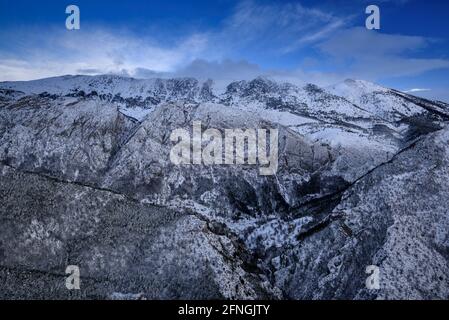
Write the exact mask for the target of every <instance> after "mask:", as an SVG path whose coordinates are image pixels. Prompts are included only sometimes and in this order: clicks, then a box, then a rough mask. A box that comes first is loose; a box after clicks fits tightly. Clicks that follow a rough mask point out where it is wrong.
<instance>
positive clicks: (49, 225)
mask: <svg viewBox="0 0 449 320" xmlns="http://www.w3.org/2000/svg"><path fill="white" fill-rule="evenodd" d="M193 121H201V122H202V124H203V127H204V129H206V128H218V129H220V130H224V129H227V128H270V127H271V128H274V127H275V128H278V129H279V170H278V172H277V174H276V175H274V176H260V175H259V173H258V170H257V168H255V167H254V166H250V165H242V166H204V165H196V166H190V165H189V166H176V165H173V164H172V163H171V162H170V161H169V153H170V148H171V146H172V144H171V142H170V141H169V136H170V133H171V132H172V130H174V129H177V128H186V129H188V130H190V128H191V126H192V123H193ZM448 121H449V105H447V104H444V103H441V102H435V101H428V100H425V99H421V98H417V97H414V96H411V95H408V94H405V93H402V92H398V91H396V90H393V89H388V88H383V87H381V86H378V85H375V84H373V83H369V82H366V81H361V80H346V81H344V82H343V83H340V84H337V85H335V86H331V87H329V88H320V87H318V86H316V85H313V84H307V85H305V86H303V87H298V86H295V85H292V84H288V83H278V82H275V81H272V80H270V79H266V78H256V79H254V80H251V81H238V82H233V83H231V84H229V85H228V87H227V89H226V90H225V92H223V93H221V94H217V93H215V92H214V89H213V82H212V81H205V82H200V81H198V80H196V79H191V78H182V79H150V80H141V79H132V78H125V77H119V76H111V75H104V76H93V77H91V76H64V77H56V78H49V79H42V80H36V81H28V82H3V83H0V162H1V165H0V167H1V169H2V170H1V179H0V195H1V200H0V203H1V206H0V207H1V209H0V219H1V220H2V224H1V225H0V281H2V282H3V283H5V285H4V288H5V289H4V290H2V292H1V293H0V297H11V296H14V295H19V296H28V297H43V296H44V295H45V292H48V291H47V289H45V288H46V286H48V285H50V286H51V287H52V291H51V292H52V297H54V298H82V297H84V298H92V297H99V298H114V297H116V296H121V297H122V296H129V297H135V296H139V297H146V298H248V299H252V298H286V299H302V298H306V299H310V298H314V299H321V298H323V299H329V298H362V299H372V298H376V297H377V298H387V299H388V298H448V297H449V281H448V280H449V279H448V275H449V272H448V271H449V255H448V254H447V253H448V252H449V243H448V239H449V233H448V231H447V230H449V228H448V226H449V215H448V214H447V212H448V209H449V208H448V205H447V204H446V203H447V201H446V199H447V195H448V193H449V183H448V182H447V181H449V180H448V179H447V178H449V171H448V170H447V168H448V166H447V164H448V162H449V150H448V149H447V146H448V142H449V141H448V140H449V134H448V132H449V131H448V130H449V129H448V128H447V124H448ZM67 262H70V264H76V265H80V266H81V268H82V270H84V271H83V272H85V273H84V274H82V277H83V276H84V277H85V283H86V288H85V289H84V290H81V291H79V292H77V293H75V294H73V293H70V292H69V293H68V292H67V291H66V290H65V287H64V282H63V281H60V277H61V275H62V276H63V275H64V270H65V265H66V264H67ZM368 265H378V266H379V267H380V268H381V274H382V275H383V276H384V282H381V286H382V287H381V290H379V291H370V290H367V289H366V287H365V279H366V277H367V275H366V274H365V268H366V266H368ZM29 272H36V273H38V274H39V277H38V280H35V278H33V280H27V279H28V278H27V274H28V273H29ZM417 275H419V281H411V279H413V278H416V276H417ZM436 279H437V280H436ZM27 281H37V282H36V283H37V284H34V285H32V286H31V285H30V288H31V289H30V290H28V291H27V292H21V291H20V290H18V287H19V286H21V285H23V282H25V283H28V282H27ZM69 294H70V295H75V296H68V295H69Z"/></svg>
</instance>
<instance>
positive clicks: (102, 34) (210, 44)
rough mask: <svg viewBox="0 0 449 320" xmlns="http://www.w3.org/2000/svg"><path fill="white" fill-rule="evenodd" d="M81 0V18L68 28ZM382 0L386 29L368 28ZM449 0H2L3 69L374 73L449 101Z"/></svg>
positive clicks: (11, 75) (35, 73)
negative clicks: (371, 8) (71, 10)
mask: <svg viewBox="0 0 449 320" xmlns="http://www.w3.org/2000/svg"><path fill="white" fill-rule="evenodd" d="M69 4H75V5H78V6H79V8H80V11H81V29H80V30H72V31H69V30H67V29H66V28H65V19H66V17H67V15H66V13H65V8H66V6H67V5H69ZM369 4H376V5H378V6H379V7H380V11H381V29H380V30H378V31H374V30H367V29H366V28H365V19H366V17H367V15H366V14H365V8H366V6H367V5H369ZM448 30H449V1H443V0H435V1H433V0H427V1H422V0H381V1H365V0H351V1H350V0H332V1H330V0H322V1H312V0H303V1H268V0H261V1H257V0H243V1H234V0H218V1H211V0H209V1H199V0H198V1H171V0H164V1H132V0H131V1H105V0H90V1H85V0H73V1H71V2H65V1H60V0H54V1H24V0H12V1H10V0H0V81H3V80H29V79H37V78H43V77H49V76H57V75H63V74H99V73H115V74H123V75H129V76H133V77H140V78H142V77H144V78H145V77H173V76H194V77H198V78H213V79H214V80H215V81H216V83H217V86H220V85H225V84H226V83H227V82H229V81H232V80H241V79H251V78H254V77H256V76H258V75H265V76H269V77H272V78H274V79H278V80H281V81H289V82H293V83H305V82H313V83H316V84H319V85H323V86H325V85H330V84H333V83H336V82H339V81H342V80H344V79H346V78H356V79H364V80H370V81H374V82H377V83H380V84H383V85H386V86H390V87H394V88H397V89H400V90H404V91H405V90H409V91H411V92H414V94H417V95H422V96H425V97H429V98H435V99H440V100H443V101H448V102H449V39H448V38H449V37H448Z"/></svg>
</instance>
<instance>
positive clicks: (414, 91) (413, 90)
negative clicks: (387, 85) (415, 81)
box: [404, 88, 431, 93]
mask: <svg viewBox="0 0 449 320" xmlns="http://www.w3.org/2000/svg"><path fill="white" fill-rule="evenodd" d="M426 91H431V89H423V88H412V89H409V90H405V91H404V92H407V93H416V92H426Z"/></svg>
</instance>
